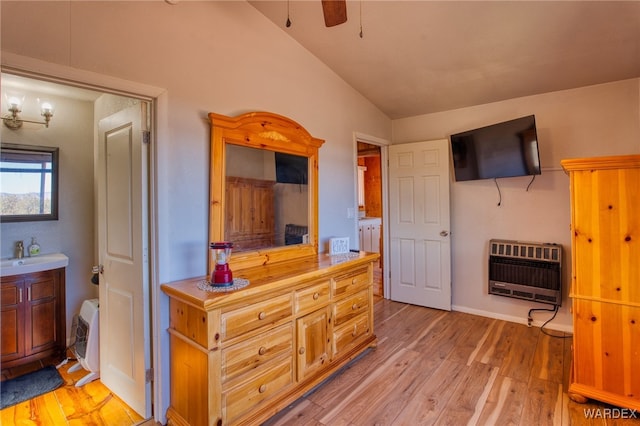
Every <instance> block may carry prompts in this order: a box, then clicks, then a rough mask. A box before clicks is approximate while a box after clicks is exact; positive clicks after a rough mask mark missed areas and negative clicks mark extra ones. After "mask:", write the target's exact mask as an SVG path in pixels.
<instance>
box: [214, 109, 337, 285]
mask: <svg viewBox="0 0 640 426" xmlns="http://www.w3.org/2000/svg"><path fill="white" fill-rule="evenodd" d="M209 121H210V122H211V170H210V173H211V174H210V199H209V200H210V201H209V202H210V205H209V242H213V241H224V240H225V229H224V226H225V188H226V178H225V177H226V167H227V165H226V161H225V158H226V145H227V144H234V145H240V146H245V147H249V148H258V149H266V150H270V151H275V152H282V153H286V154H293V155H299V156H304V157H307V158H308V167H309V174H308V185H309V223H308V227H309V243H308V244H296V245H290V246H281V247H272V248H265V249H260V250H255V251H243V252H239V253H235V252H234V253H232V255H231V261H230V262H229V263H230V266H231V269H232V270H233V269H236V270H240V269H245V268H249V267H253V266H260V265H266V264H269V263H273V262H279V261H283V260H291V259H296V258H300V257H304V256H310V255H313V254H317V253H318V149H319V148H320V146H322V144H323V143H324V140H322V139H317V138H314V137H313V136H311V135H310V134H309V132H307V130H306V129H304V128H303V127H302V126H300V125H299V124H298V123H296V122H295V121H293V120H291V119H289V118H287V117H284V116H281V115H277V114H273V113H269V112H251V113H247V114H242V115H239V116H237V117H228V116H224V115H220V114H216V113H209ZM232 242H233V241H232ZM207 255H208V259H209V261H208V265H209V267H208V274H210V273H211V271H212V270H213V267H214V264H213V259H212V257H211V254H210V253H209V252H207Z"/></svg>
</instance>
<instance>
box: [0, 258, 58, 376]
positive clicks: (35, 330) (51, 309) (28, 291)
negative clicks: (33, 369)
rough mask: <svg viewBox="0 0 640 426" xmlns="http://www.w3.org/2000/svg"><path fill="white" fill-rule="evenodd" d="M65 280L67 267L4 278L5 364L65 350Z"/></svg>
mask: <svg viewBox="0 0 640 426" xmlns="http://www.w3.org/2000/svg"><path fill="white" fill-rule="evenodd" d="M64 284H65V270H64V268H60V269H54V270H49V271H42V272H33V273H29V274H19V275H12V276H6V277H2V278H1V279H0V300H1V303H2V313H1V318H0V323H1V324H2V327H0V330H1V332H0V334H1V335H2V360H1V363H2V368H9V367H15V366H18V365H21V364H26V363H29V362H33V361H37V360H39V359H43V358H46V357H48V356H51V355H54V354H60V355H61V354H62V353H63V352H64V350H65V348H66V338H65V331H66V330H65V328H66V325H65V323H66V321H65V292H64Z"/></svg>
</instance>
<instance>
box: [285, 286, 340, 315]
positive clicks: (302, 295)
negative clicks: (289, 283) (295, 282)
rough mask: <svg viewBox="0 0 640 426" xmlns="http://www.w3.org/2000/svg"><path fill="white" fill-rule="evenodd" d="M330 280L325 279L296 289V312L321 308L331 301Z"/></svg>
mask: <svg viewBox="0 0 640 426" xmlns="http://www.w3.org/2000/svg"><path fill="white" fill-rule="evenodd" d="M330 288H331V286H330V282H329V281H328V280H327V281H323V282H320V283H318V284H315V285H312V286H311V287H307V288H304V289H301V290H298V291H296V293H295V296H294V307H295V313H296V314H297V313H300V312H305V311H307V310H313V309H317V308H321V307H322V306H324V305H326V304H327V303H328V302H329V298H330V296H331V290H330Z"/></svg>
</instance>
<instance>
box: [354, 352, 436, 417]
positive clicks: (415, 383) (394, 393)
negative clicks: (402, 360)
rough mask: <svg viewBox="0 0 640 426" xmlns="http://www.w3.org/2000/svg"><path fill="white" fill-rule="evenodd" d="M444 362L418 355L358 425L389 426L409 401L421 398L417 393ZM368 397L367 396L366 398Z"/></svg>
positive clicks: (367, 410) (368, 408) (371, 405)
mask: <svg viewBox="0 0 640 426" xmlns="http://www.w3.org/2000/svg"><path fill="white" fill-rule="evenodd" d="M442 362H443V361H442V360H440V359H435V358H430V357H425V356H423V355H422V354H420V353H416V358H415V359H414V360H413V361H412V362H411V363H410V364H409V365H408V366H407V367H406V371H405V372H402V374H401V375H398V376H397V378H396V379H395V380H393V381H392V385H391V386H390V387H388V388H387V389H385V390H384V392H381V393H383V394H384V397H383V398H380V399H378V400H376V401H372V403H371V404H369V405H368V406H367V407H366V409H365V410H364V411H363V412H362V413H360V415H359V417H358V419H357V420H358V423H360V424H369V425H389V424H391V423H392V422H393V420H394V419H395V418H396V417H398V415H399V414H400V412H401V411H402V410H403V409H404V407H405V405H406V404H407V401H411V400H414V399H415V398H419V397H420V396H417V393H418V392H419V390H420V389H421V387H422V386H423V384H424V383H425V382H427V381H429V380H431V376H432V375H433V374H434V373H435V371H437V370H438V368H440V366H441V365H442ZM365 397H366V396H365Z"/></svg>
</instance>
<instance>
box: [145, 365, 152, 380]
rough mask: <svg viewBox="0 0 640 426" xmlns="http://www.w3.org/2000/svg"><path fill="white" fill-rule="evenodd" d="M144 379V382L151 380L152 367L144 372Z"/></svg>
mask: <svg viewBox="0 0 640 426" xmlns="http://www.w3.org/2000/svg"><path fill="white" fill-rule="evenodd" d="M144 381H145V383H151V382H153V368H149V369H147V371H145V373H144Z"/></svg>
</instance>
